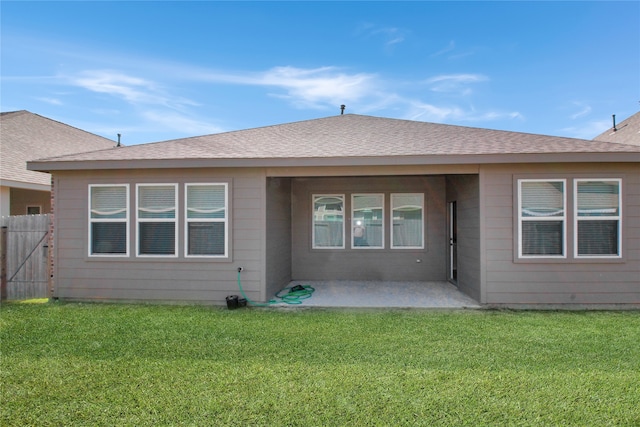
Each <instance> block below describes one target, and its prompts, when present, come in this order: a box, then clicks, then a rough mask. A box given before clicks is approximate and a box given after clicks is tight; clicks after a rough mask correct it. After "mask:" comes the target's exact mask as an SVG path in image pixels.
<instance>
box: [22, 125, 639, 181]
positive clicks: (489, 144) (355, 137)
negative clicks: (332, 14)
mask: <svg viewBox="0 0 640 427" xmlns="http://www.w3.org/2000/svg"><path fill="white" fill-rule="evenodd" d="M555 153H563V154H577V153H636V154H639V153H640V150H639V149H638V147H632V146H626V145H622V144H612V143H608V142H601V141H589V140H581V139H572V138H563V137H554V136H545V135H535V134H525V133H518V132H508V131H499V130H489V129H479V128H471V127H463V126H452V125H444V124H435V123H426V122H418V121H409V120H399V119H388V118H380V117H372V116H362V115H354V114H345V115H339V116H332V117H327V118H321V119H314V120H307V121H301V122H294V123H286V124H280V125H273V126H268V127H261V128H255V129H247V130H240V131H234V132H226V133H220V134H213V135H205V136H198V137H192V138H184V139H176V140H171V141H164V142H157V143H150V144H141V145H134V146H129V147H121V148H112V149H109V150H105V151H99V152H92V153H82V154H74V155H69V156H63V157H58V158H54V159H43V160H42V161H41V162H35V163H34V164H33V167H37V165H38V163H41V164H42V165H43V166H44V164H45V163H46V165H47V166H49V167H50V166H52V165H54V166H55V164H56V163H58V166H57V167H56V169H58V168H59V169H65V168H66V167H67V166H62V165H61V163H69V162H70V163H74V162H118V165H119V166H118V167H129V166H126V165H125V163H124V162H131V165H132V166H131V167H135V166H133V165H139V164H140V162H145V161H153V160H207V159H211V160H213V159H215V160H229V161H232V160H239V159H254V160H255V159H257V160H260V159H262V160H270V161H271V163H270V164H271V165H274V162H273V160H278V159H280V160H284V159H288V160H292V159H294V160H295V159H297V160H304V159H342V161H343V162H344V161H345V160H346V161H349V159H352V160H355V159H357V158H369V159H371V158H375V159H378V163H377V164H380V163H379V161H380V159H385V160H386V161H387V162H388V163H389V164H393V162H394V160H395V159H398V158H401V157H407V156H430V157H437V156H479V155H503V154H514V155H523V154H555ZM276 163H277V162H276ZM114 164H115V163H114ZM93 166H94V167H97V165H95V164H94V165H93ZM73 168H77V165H76V167H73Z"/></svg>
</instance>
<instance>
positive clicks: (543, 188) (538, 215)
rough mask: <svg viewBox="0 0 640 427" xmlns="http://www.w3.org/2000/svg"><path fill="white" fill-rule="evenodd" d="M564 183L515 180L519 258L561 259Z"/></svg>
mask: <svg viewBox="0 0 640 427" xmlns="http://www.w3.org/2000/svg"><path fill="white" fill-rule="evenodd" d="M565 185H566V184H565V181H564V180H519V181H518V187H519V191H518V203H519V208H518V210H519V236H520V256H524V257H527V256H529V257H555V256H559V257H562V256H564V255H565V241H566V237H565V235H566V208H565V205H566V195H565Z"/></svg>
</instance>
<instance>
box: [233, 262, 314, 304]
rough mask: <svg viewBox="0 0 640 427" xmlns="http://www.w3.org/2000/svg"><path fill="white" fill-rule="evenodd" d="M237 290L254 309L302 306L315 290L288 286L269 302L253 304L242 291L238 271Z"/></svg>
mask: <svg viewBox="0 0 640 427" xmlns="http://www.w3.org/2000/svg"><path fill="white" fill-rule="evenodd" d="M238 288H239V289H240V293H241V294H242V297H243V298H244V299H245V300H247V303H249V304H251V305H253V306H256V307H268V306H270V305H273V304H279V303H285V304H292V305H295V304H302V301H304V300H306V299H308V298H311V296H312V295H313V293H314V292H315V288H313V287H312V286H309V285H295V286H288V287H286V288H284V289H282V290H281V291H279V292H278V293H276V295H275V296H276V297H275V298H274V299H272V300H270V301H269V302H266V303H262V302H255V301H253V300H251V299H250V298H249V297H248V296H247V294H245V293H244V289H242V281H241V280H240V271H238Z"/></svg>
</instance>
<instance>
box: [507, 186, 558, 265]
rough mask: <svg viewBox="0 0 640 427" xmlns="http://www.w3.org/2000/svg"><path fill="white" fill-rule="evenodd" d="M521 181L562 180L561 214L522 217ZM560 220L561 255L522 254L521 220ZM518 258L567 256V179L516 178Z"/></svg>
mask: <svg viewBox="0 0 640 427" xmlns="http://www.w3.org/2000/svg"><path fill="white" fill-rule="evenodd" d="M523 182H562V189H563V191H562V205H563V208H564V209H563V211H564V213H563V215H562V216H549V217H526V218H525V217H523V216H522V183H523ZM560 220H562V255H523V253H522V223H523V221H560ZM518 258H522V259H541V258H548V259H566V258H567V180H566V179H564V178H548V179H545V178H540V179H518Z"/></svg>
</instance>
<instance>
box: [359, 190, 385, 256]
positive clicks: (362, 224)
mask: <svg viewBox="0 0 640 427" xmlns="http://www.w3.org/2000/svg"><path fill="white" fill-rule="evenodd" d="M383 212H384V194H353V195H352V196H351V226H352V230H351V247H353V248H371V249H380V248H384V214H383Z"/></svg>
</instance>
